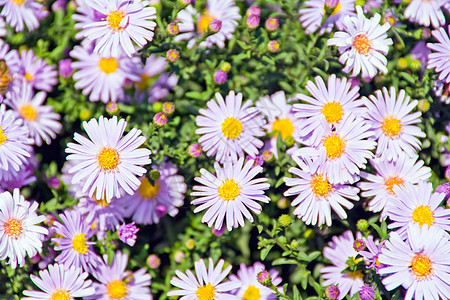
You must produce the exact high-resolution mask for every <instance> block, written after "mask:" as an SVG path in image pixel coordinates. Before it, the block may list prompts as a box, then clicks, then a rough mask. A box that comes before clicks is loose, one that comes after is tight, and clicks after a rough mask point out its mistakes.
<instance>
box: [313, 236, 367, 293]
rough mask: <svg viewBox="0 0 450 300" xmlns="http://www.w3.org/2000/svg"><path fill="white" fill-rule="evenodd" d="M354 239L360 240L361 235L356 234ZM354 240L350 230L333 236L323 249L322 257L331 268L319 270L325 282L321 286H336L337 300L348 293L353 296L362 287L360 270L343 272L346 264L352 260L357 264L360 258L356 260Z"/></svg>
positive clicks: (356, 253)
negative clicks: (327, 261) (337, 289)
mask: <svg viewBox="0 0 450 300" xmlns="http://www.w3.org/2000/svg"><path fill="white" fill-rule="evenodd" d="M356 237H357V238H358V239H360V238H361V233H359V232H357V233H356ZM354 241H355V239H354V237H353V234H352V232H351V231H350V230H348V231H346V232H344V234H343V235H341V236H339V237H338V236H333V238H332V241H331V242H329V243H328V246H327V247H325V248H323V256H325V258H327V259H328V260H329V261H330V262H331V263H332V264H333V266H327V267H323V268H322V269H320V273H322V278H324V279H325V280H324V281H323V282H322V285H323V286H328V285H332V284H336V285H337V286H338V288H339V291H340V293H339V297H338V298H337V299H343V298H344V297H345V296H346V295H347V294H348V293H350V296H353V295H354V294H355V293H357V292H358V291H359V290H360V289H361V287H362V286H363V285H364V281H363V273H362V272H361V270H356V271H350V272H343V271H344V270H345V269H347V267H348V265H347V262H348V261H349V259H352V260H353V262H355V263H357V262H358V261H360V260H361V258H358V259H357V258H356V257H357V255H358V252H356V250H355V249H354V248H353V243H354Z"/></svg>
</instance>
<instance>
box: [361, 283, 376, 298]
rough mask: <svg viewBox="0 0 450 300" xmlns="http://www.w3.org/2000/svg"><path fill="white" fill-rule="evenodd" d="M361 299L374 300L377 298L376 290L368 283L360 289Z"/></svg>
mask: <svg viewBox="0 0 450 300" xmlns="http://www.w3.org/2000/svg"><path fill="white" fill-rule="evenodd" d="M359 296H360V297H361V300H373V299H375V291H374V290H373V289H372V288H371V287H370V286H368V285H365V286H363V287H362V288H361V290H360V291H359Z"/></svg>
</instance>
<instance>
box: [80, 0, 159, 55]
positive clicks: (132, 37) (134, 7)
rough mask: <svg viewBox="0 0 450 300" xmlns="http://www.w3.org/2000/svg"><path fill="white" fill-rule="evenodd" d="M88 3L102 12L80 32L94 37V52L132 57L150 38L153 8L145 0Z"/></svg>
mask: <svg viewBox="0 0 450 300" xmlns="http://www.w3.org/2000/svg"><path fill="white" fill-rule="evenodd" d="M87 4H88V5H89V6H91V7H92V8H93V9H94V10H96V11H98V12H99V13H100V14H102V15H104V17H103V18H101V19H100V20H99V21H96V22H95V21H94V22H90V23H87V24H85V25H84V26H83V31H82V33H83V35H84V36H85V37H87V38H88V39H90V40H93V41H95V48H94V52H96V53H99V54H100V55H101V56H104V57H115V58H117V57H120V56H122V52H123V53H126V55H127V56H129V57H131V56H132V55H133V54H134V53H135V52H136V51H137V50H139V49H141V48H142V47H144V46H145V44H147V41H151V40H152V39H153V35H154V33H153V30H155V27H156V23H155V22H153V21H151V20H154V19H156V9H155V8H154V7H151V6H149V2H148V1H138V0H131V1H130V0H113V1H109V0H96V1H87Z"/></svg>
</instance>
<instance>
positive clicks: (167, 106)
mask: <svg viewBox="0 0 450 300" xmlns="http://www.w3.org/2000/svg"><path fill="white" fill-rule="evenodd" d="M174 110H175V106H174V105H173V103H172V102H165V103H163V106H162V111H163V112H164V113H166V114H168V115H170V114H172V113H173V112H174Z"/></svg>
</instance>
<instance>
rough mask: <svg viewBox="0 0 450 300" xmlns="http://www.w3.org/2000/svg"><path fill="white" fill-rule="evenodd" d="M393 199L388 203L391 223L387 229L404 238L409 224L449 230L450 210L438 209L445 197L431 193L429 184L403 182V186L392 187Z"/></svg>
mask: <svg viewBox="0 0 450 300" xmlns="http://www.w3.org/2000/svg"><path fill="white" fill-rule="evenodd" d="M393 190H394V193H395V195H396V197H393V198H392V199H391V200H390V201H389V205H388V216H389V219H391V220H392V221H393V222H392V223H391V224H389V225H388V228H389V229H396V228H398V229H397V231H396V232H397V233H398V234H399V235H400V236H402V237H406V230H407V228H408V227H409V226H410V225H411V224H415V223H416V224H419V225H420V227H422V226H423V225H424V224H427V225H428V226H429V227H438V228H440V229H443V230H447V231H448V230H450V209H444V208H442V207H440V205H441V203H442V201H444V198H445V195H444V194H441V193H433V185H432V184H431V183H430V182H425V181H420V182H419V183H418V184H417V185H412V184H411V183H408V182H405V184H404V185H403V186H394V187H393Z"/></svg>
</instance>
